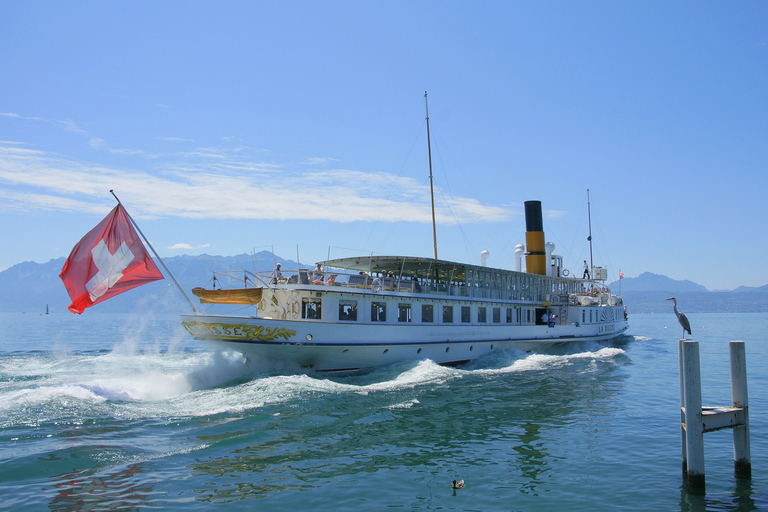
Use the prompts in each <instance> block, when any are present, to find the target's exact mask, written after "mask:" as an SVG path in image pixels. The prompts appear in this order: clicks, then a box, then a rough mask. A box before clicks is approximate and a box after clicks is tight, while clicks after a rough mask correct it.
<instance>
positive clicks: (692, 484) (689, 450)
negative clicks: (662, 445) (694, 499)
mask: <svg viewBox="0 0 768 512" xmlns="http://www.w3.org/2000/svg"><path fill="white" fill-rule="evenodd" d="M682 344H683V370H684V374H685V383H684V384H685V386H684V387H685V445H686V455H687V462H688V475H687V476H688V489H689V490H690V491H694V492H703V491H704V488H705V481H704V425H703V421H702V412H701V368H700V366H699V342H698V341H690V340H686V341H684V342H683V343H682Z"/></svg>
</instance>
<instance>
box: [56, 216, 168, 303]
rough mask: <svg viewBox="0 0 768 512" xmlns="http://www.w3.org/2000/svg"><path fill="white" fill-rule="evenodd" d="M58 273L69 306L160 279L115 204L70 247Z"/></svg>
mask: <svg viewBox="0 0 768 512" xmlns="http://www.w3.org/2000/svg"><path fill="white" fill-rule="evenodd" d="M59 277H60V278H61V280H62V281H64V286H66V288H67V292H69V297H70V299H72V304H70V305H69V310H70V311H71V312H73V313H78V314H80V313H82V312H83V311H84V310H85V308H87V307H90V306H93V305H94V304H98V303H99V302H101V301H103V300H106V299H109V298H110V297H114V296H115V295H118V294H120V293H123V292H124V291H127V290H130V289H131V288H135V287H137V286H141V285H142V284H146V283H150V282H152V281H157V280H158V279H163V274H161V273H160V271H159V270H158V269H157V266H156V265H155V262H154V261H152V258H151V257H150V255H149V253H147V250H146V249H145V248H144V244H143V243H141V240H140V239H139V235H138V234H137V233H136V230H134V229H133V226H132V225H131V221H130V220H129V218H128V214H127V213H126V212H125V210H124V209H123V207H122V205H120V204H118V205H117V206H115V208H114V209H113V210H112V211H111V212H110V214H109V215H107V216H106V217H104V220H102V221H101V222H100V223H99V224H98V225H97V226H96V227H95V228H93V229H92V230H91V231H89V232H88V234H87V235H85V236H84V237H83V239H82V240H80V241H79V242H78V243H77V245H76V246H75V247H74V248H73V249H72V252H71V253H70V254H69V258H67V262H66V263H65V264H64V268H62V269H61V273H60V274H59Z"/></svg>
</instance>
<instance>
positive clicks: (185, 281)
mask: <svg viewBox="0 0 768 512" xmlns="http://www.w3.org/2000/svg"><path fill="white" fill-rule="evenodd" d="M65 261H66V258H64V257H61V258H56V259H52V260H49V261H47V262H45V263H36V262H33V261H25V262H22V263H18V264H16V265H14V266H12V267H10V268H8V269H6V270H4V271H2V272H0V290H3V291H5V292H6V293H3V294H0V312H19V313H23V312H27V313H35V312H42V311H45V309H46V306H48V307H49V309H50V311H51V312H52V313H55V312H67V306H68V305H69V303H70V302H71V301H70V299H69V296H68V295H67V292H66V289H65V288H64V284H63V283H62V282H61V279H59V272H60V271H61V268H62V267H63V266H64V262H65ZM164 261H165V263H166V265H167V266H168V268H169V269H170V271H171V273H173V275H174V277H175V278H176V280H177V281H178V282H179V285H180V286H181V287H182V289H183V290H184V291H185V292H186V293H187V294H188V295H189V296H190V297H191V294H190V290H191V289H192V288H193V287H195V286H206V284H209V283H210V281H211V278H212V276H213V271H214V270H215V271H227V272H229V273H230V274H233V275H237V273H239V272H243V271H245V270H248V271H250V272H254V271H256V270H257V269H258V270H271V269H272V268H274V264H275V262H277V263H281V264H282V265H283V267H284V268H285V269H289V268H296V262H295V261H293V260H287V259H283V258H280V257H276V256H273V255H272V253H271V252H269V251H261V252H259V253H255V254H254V255H250V254H245V253H243V254H237V255H234V256H216V255H209V254H201V255H199V256H190V255H186V254H185V255H181V256H174V257H171V258H165V259H164ZM307 266H313V265H307V264H302V267H307ZM609 286H610V287H611V290H612V291H613V292H614V293H620V294H621V295H622V296H623V297H624V303H625V304H627V306H628V309H629V311H630V313H656V312H666V311H667V310H668V309H669V303H668V302H666V301H665V300H664V299H666V298H668V297H670V296H672V295H674V296H676V297H677V299H678V301H679V302H680V304H681V305H682V304H685V309H684V310H685V311H686V312H764V311H768V285H765V286H760V287H749V286H740V287H738V288H736V289H735V290H732V291H708V290H707V289H706V288H705V287H704V286H702V285H700V284H697V283H694V282H692V281H688V280H675V279H671V278H669V277H667V276H664V275H660V274H654V273H652V272H643V273H642V274H640V275H639V276H637V277H634V278H625V279H620V280H619V281H614V282H613V283H610V285H609ZM148 304H151V306H149V307H151V308H152V310H153V311H155V312H157V313H175V314H178V313H187V312H189V304H188V303H187V302H186V300H185V299H184V297H183V296H182V295H181V294H180V293H179V291H178V290H176V289H175V287H174V286H173V283H172V281H171V280H169V279H165V280H162V281H155V282H153V283H149V284H147V285H144V286H141V287H138V288H135V289H133V290H130V291H129V292H127V293H124V294H121V295H118V296H116V297H114V298H112V299H110V300H108V301H104V302H102V303H100V304H98V305H97V306H96V307H94V308H89V313H90V312H91V311H92V312H94V313H96V312H103V313H118V312H132V311H138V310H146V308H147V307H148Z"/></svg>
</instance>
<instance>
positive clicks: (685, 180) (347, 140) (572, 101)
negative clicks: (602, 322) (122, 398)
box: [0, 1, 768, 289]
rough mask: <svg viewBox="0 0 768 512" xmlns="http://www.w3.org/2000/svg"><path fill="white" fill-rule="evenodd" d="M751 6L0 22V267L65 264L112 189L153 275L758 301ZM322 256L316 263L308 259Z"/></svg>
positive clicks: (215, 10) (350, 10)
mask: <svg viewBox="0 0 768 512" xmlns="http://www.w3.org/2000/svg"><path fill="white" fill-rule="evenodd" d="M766 27H768V4H766V3H765V2H750V1H744V2H672V3H670V2H613V1H608V2H512V1H509V2H450V1H441V2H269V3H265V2H204V1H196V2H173V1H166V2H141V1H139V2H98V3H97V2H45V1H39V2H2V3H0V45H2V49H3V51H2V52H0V69H2V70H3V72H2V76H3V78H2V80H0V238H2V240H3V241H4V242H3V244H2V250H0V269H2V268H7V267H10V266H12V265H14V264H16V263H19V262H22V261H30V260H31V261H38V262H44V261H48V260H50V259H51V258H57V257H60V256H66V255H67V254H68V253H69V251H70V249H71V248H72V246H73V245H74V244H75V243H76V242H77V241H78V240H79V239H80V237H81V236H82V235H84V234H85V233H86V232H87V231H88V230H90V229H91V228H92V227H93V226H94V225H95V224H96V223H97V222H98V221H99V220H100V219H101V218H102V217H103V216H104V215H105V214H106V213H107V212H108V211H109V210H110V209H111V208H112V207H113V206H114V200H113V198H112V196H111V195H110V194H109V190H110V189H115V192H116V193H117V194H118V196H119V197H120V199H121V200H122V201H123V203H124V204H125V206H126V208H127V209H128V211H129V213H131V214H132V215H133V217H134V218H135V219H136V220H137V221H138V222H139V225H140V227H141V228H142V230H143V231H144V232H145V234H146V235H147V236H148V237H149V238H150V240H151V241H152V243H153V245H154V246H155V248H156V249H157V250H158V252H159V253H160V254H161V256H174V255H179V254H201V253H204V252H205V253H208V254H220V255H232V254H239V253H243V252H250V251H251V250H252V249H254V248H255V249H257V250H261V249H265V248H267V249H268V248H270V247H271V246H274V247H275V250H276V252H277V253H278V254H279V255H281V256H284V257H288V258H295V255H296V252H297V249H296V246H297V245H298V246H299V254H300V257H301V259H302V261H306V262H311V261H316V260H321V259H325V258H326V257H327V256H328V255H329V252H330V256H331V257H335V256H338V257H340V256H346V255H349V254H350V253H352V252H375V253H389V254H400V255H413V256H430V255H432V253H433V248H432V230H431V220H430V206H429V182H428V163H427V142H426V126H425V119H424V118H425V112H424V106H425V105H424V91H428V93H429V114H430V131H431V135H432V157H433V158H432V160H433V173H434V177H435V184H436V192H435V196H436V203H437V216H438V226H437V231H438V234H437V236H438V253H439V257H440V258H441V259H449V260H457V261H465V262H471V263H479V254H480V251H482V250H484V249H485V250H488V251H489V252H490V254H491V256H490V259H489V260H488V263H489V265H493V266H500V267H504V268H513V267H514V259H513V252H514V247H515V245H516V244H517V243H520V242H524V231H525V224H524V218H523V206H522V205H523V202H524V201H526V200H530V199H537V200H540V201H542V204H543V208H544V215H545V218H544V229H545V233H546V238H547V240H548V241H552V242H554V243H555V244H556V246H557V249H556V253H558V254H561V255H563V256H564V258H565V264H566V265H567V266H570V267H572V268H580V266H581V261H583V260H584V259H588V258H589V247H588V244H587V241H586V238H587V229H588V226H587V210H586V206H587V204H586V203H587V192H586V191H587V189H590V196H591V203H592V220H593V236H594V240H595V244H594V260H595V264H602V265H605V266H607V267H608V269H609V278H610V279H611V280H613V279H616V278H617V277H618V273H619V269H621V270H622V271H623V272H624V274H625V276H626V277H634V276H637V275H639V274H640V273H642V272H644V271H650V272H654V273H659V274H665V275H668V276H669V277H672V278H674V279H690V280H692V281H695V282H698V283H700V284H703V285H704V286H706V287H707V288H709V289H732V288H735V287H737V286H739V285H748V286H761V285H764V284H767V283H768V265H766V263H765V255H766V254H768V229H767V228H766V218H768V215H767V214H768V206H767V205H768V200H767V199H766V193H767V192H768V185H767V182H766V178H765V175H766V171H768V169H767V168H766V167H767V166H766V164H767V162H768V46H767V45H766V44H767V43H768V29H766ZM329 248H330V249H329Z"/></svg>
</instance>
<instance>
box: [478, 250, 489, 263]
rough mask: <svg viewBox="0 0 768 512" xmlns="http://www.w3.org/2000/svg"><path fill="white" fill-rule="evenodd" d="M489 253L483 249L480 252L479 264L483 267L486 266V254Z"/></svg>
mask: <svg viewBox="0 0 768 512" xmlns="http://www.w3.org/2000/svg"><path fill="white" fill-rule="evenodd" d="M490 255H491V253H489V252H488V251H483V252H481V253H480V264H481V265H482V266H484V267H487V266H488V256H490Z"/></svg>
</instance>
